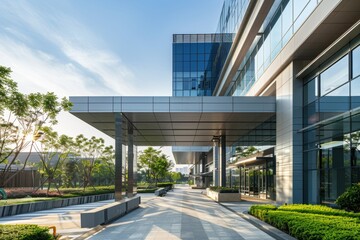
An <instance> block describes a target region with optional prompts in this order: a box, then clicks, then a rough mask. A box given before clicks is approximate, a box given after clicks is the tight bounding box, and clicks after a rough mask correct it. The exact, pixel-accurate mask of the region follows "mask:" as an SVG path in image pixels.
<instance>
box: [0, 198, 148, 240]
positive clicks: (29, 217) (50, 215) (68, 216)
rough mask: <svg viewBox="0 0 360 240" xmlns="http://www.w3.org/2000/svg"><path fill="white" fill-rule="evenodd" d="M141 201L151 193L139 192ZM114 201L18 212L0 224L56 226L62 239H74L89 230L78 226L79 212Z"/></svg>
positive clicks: (144, 200)
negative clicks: (23, 212) (24, 212)
mask: <svg viewBox="0 0 360 240" xmlns="http://www.w3.org/2000/svg"><path fill="white" fill-rule="evenodd" d="M139 195H140V196H141V201H143V202H146V201H147V200H149V199H152V198H154V195H153V194H139ZM112 202H114V200H106V201H100V202H94V203H87V204H80V205H72V206H68V207H63V208H54V209H50V210H44V211H38V212H32V213H26V214H20V215H15V216H9V217H3V218H0V224H38V225H41V226H56V231H57V233H59V234H60V235H61V236H62V239H74V238H76V237H79V236H81V235H82V234H84V233H86V232H88V231H90V230H91V228H81V227H80V213H81V212H83V211H86V210H89V209H93V208H96V207H101V206H103V205H106V204H109V203H112Z"/></svg>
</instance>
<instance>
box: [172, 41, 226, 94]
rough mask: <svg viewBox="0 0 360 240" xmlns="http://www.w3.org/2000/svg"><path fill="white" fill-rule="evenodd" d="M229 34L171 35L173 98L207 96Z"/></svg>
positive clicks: (224, 57)
mask: <svg viewBox="0 0 360 240" xmlns="http://www.w3.org/2000/svg"><path fill="white" fill-rule="evenodd" d="M231 44H232V34H174V35H173V96H211V95H212V93H213V91H214V88H215V86H216V83H217V80H218V78H219V74H220V71H221V69H222V66H223V64H224V62H225V60H226V57H227V54H228V53H229V50H230V47H231Z"/></svg>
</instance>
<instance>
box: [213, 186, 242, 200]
mask: <svg viewBox="0 0 360 240" xmlns="http://www.w3.org/2000/svg"><path fill="white" fill-rule="evenodd" d="M206 195H207V196H208V197H209V198H211V199H212V200H214V201H216V202H240V201H241V196H240V193H218V192H215V191H211V190H210V189H209V188H207V189H206Z"/></svg>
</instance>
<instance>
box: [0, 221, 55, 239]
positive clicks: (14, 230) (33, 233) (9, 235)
mask: <svg viewBox="0 0 360 240" xmlns="http://www.w3.org/2000/svg"><path fill="white" fill-rule="evenodd" d="M0 239H2V240H13V239H18V240H53V239H55V237H54V236H53V235H52V234H50V232H49V229H48V228H47V227H40V226H37V225H34V224H17V225H0Z"/></svg>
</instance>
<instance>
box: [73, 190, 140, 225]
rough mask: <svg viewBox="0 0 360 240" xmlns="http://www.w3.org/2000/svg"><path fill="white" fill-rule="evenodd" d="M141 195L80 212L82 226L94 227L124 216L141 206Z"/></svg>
mask: <svg viewBox="0 0 360 240" xmlns="http://www.w3.org/2000/svg"><path fill="white" fill-rule="evenodd" d="M140 202H141V198H140V196H135V197H132V198H127V199H124V200H122V201H120V202H114V203H110V204H107V205H105V206H102V207H98V208H94V209H91V210H89V211H85V212H82V213H81V214H80V218H81V227H82V228H92V227H95V226H97V225H100V224H104V223H107V222H110V221H112V220H114V219H116V218H119V217H121V216H124V215H125V214H127V213H129V212H131V211H132V210H134V209H136V208H138V207H139V205H140Z"/></svg>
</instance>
